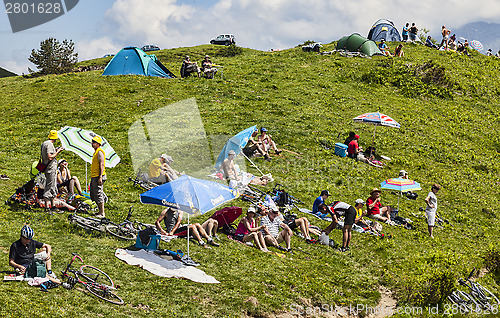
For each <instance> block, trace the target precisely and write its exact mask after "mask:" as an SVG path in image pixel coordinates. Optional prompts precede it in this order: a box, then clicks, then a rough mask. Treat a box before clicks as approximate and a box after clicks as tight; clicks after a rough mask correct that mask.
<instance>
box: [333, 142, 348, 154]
mask: <svg viewBox="0 0 500 318" xmlns="http://www.w3.org/2000/svg"><path fill="white" fill-rule="evenodd" d="M335 154H336V155H337V156H341V157H346V156H347V146H346V145H344V144H342V143H340V142H337V143H335Z"/></svg>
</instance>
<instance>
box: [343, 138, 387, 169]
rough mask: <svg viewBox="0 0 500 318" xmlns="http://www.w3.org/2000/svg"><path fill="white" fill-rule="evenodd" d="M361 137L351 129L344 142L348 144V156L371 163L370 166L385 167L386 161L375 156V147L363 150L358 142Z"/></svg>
mask: <svg viewBox="0 0 500 318" xmlns="http://www.w3.org/2000/svg"><path fill="white" fill-rule="evenodd" d="M359 138H360V136H359V135H358V134H356V133H355V132H353V131H351V132H350V133H349V136H348V137H347V138H346V140H345V141H344V144H345V145H346V146H347V156H348V157H349V158H352V159H356V160H358V161H361V162H364V163H366V164H369V165H370V166H373V167H377V168H383V167H384V165H385V163H383V162H382V161H379V160H377V159H376V158H375V155H376V153H375V152H376V149H375V147H373V146H369V147H368V148H366V150H365V151H363V149H362V148H361V147H360V146H359V143H358V141H359Z"/></svg>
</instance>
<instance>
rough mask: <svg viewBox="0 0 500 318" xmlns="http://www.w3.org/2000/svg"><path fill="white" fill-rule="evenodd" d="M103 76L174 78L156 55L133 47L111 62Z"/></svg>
mask: <svg viewBox="0 0 500 318" xmlns="http://www.w3.org/2000/svg"><path fill="white" fill-rule="evenodd" d="M102 75H144V76H158V77H164V78H174V77H175V75H174V73H172V72H170V71H169V70H168V69H167V68H166V67H165V66H164V65H163V64H161V62H160V61H159V60H158V59H157V58H156V56H155V55H154V54H151V55H148V54H146V53H145V52H144V51H142V50H141V49H139V48H137V47H133V46H129V47H126V48H123V49H122V50H121V51H120V52H118V53H117V54H116V55H115V56H114V57H113V58H112V59H111V61H109V63H108V65H107V66H106V68H105V69H104V72H103V73H102Z"/></svg>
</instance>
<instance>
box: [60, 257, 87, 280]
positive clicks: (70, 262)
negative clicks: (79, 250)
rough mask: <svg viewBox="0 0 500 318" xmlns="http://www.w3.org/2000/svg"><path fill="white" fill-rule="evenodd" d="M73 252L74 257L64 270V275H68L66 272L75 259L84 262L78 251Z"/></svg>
mask: <svg viewBox="0 0 500 318" xmlns="http://www.w3.org/2000/svg"><path fill="white" fill-rule="evenodd" d="M71 254H73V258H72V259H71V261H70V262H69V264H68V266H66V269H65V270H64V272H62V274H63V276H65V275H66V273H67V272H68V270H69V268H70V267H71V264H73V261H74V260H75V259H77V258H78V259H79V260H80V261H81V262H82V263H83V259H82V258H81V257H80V255H78V254H76V253H71Z"/></svg>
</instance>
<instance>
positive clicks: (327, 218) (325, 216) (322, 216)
mask: <svg viewBox="0 0 500 318" xmlns="http://www.w3.org/2000/svg"><path fill="white" fill-rule="evenodd" d="M299 211H300V212H302V213H307V214H311V215H314V216H315V217H317V218H318V219H320V220H323V221H328V222H331V221H332V218H331V217H330V215H329V214H328V213H326V214H322V213H320V212H318V213H313V211H311V210H308V209H305V208H299Z"/></svg>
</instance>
